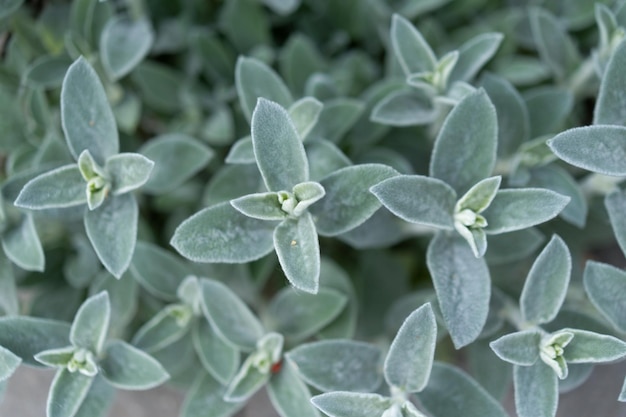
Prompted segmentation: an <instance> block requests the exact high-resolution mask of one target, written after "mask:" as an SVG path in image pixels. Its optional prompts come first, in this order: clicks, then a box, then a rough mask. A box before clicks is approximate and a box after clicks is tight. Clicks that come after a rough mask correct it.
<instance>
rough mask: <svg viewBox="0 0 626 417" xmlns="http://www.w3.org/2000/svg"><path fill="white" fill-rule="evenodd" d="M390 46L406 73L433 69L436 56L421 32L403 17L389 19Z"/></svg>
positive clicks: (396, 15)
mask: <svg viewBox="0 0 626 417" xmlns="http://www.w3.org/2000/svg"><path fill="white" fill-rule="evenodd" d="M390 37H391V46H392V47H393V52H394V53H395V55H396V58H397V59H398V61H399V62H400V65H401V66H402V69H403V70H404V73H405V74H406V75H409V74H413V73H416V72H423V71H433V70H434V69H435V66H436V65H437V58H436V57H435V54H434V53H433V51H432V49H431V48H430V46H429V45H428V43H427V42H426V40H425V39H424V37H423V36H422V34H421V33H420V32H419V31H418V30H417V29H416V28H415V27H414V26H413V25H412V24H411V22H409V21H408V20H407V19H405V18H404V17H402V16H400V15H398V14H394V15H393V18H392V20H391V33H390Z"/></svg>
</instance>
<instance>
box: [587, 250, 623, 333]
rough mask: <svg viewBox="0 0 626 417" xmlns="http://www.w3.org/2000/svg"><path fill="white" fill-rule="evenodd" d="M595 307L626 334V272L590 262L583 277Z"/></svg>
mask: <svg viewBox="0 0 626 417" xmlns="http://www.w3.org/2000/svg"><path fill="white" fill-rule="evenodd" d="M583 282H584V285H585V291H586V292H587V295H588V296H589V299H590V300H591V302H592V303H593V305H594V306H595V307H596V308H597V309H598V311H600V313H602V315H603V316H604V317H605V318H606V319H607V320H608V321H609V322H610V323H611V324H612V325H613V326H615V327H616V328H618V329H619V330H620V331H622V332H626V299H624V296H623V294H624V291H626V272H624V271H623V270H621V269H618V268H616V267H614V266H612V265H607V264H602V263H599V262H594V261H588V262H587V265H586V266H585V272H584V275H583Z"/></svg>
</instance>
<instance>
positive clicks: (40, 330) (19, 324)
mask: <svg viewBox="0 0 626 417" xmlns="http://www.w3.org/2000/svg"><path fill="white" fill-rule="evenodd" d="M69 335H70V325H69V324H67V323H65V322H61V321H56V320H48V319H40V318H34V317H22V316H13V317H11V316H9V317H1V318H0V345H1V346H2V347H4V348H6V349H8V350H10V351H11V352H13V353H14V354H15V355H17V356H19V357H20V358H22V360H23V361H24V363H25V364H28V365H33V366H41V364H40V363H39V362H37V361H36V360H35V359H34V356H35V355H36V354H37V353H39V352H41V351H44V350H47V349H54V348H61V347H65V346H67V345H68V344H69Z"/></svg>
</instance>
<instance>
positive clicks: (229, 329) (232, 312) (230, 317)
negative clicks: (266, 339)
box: [202, 279, 265, 351]
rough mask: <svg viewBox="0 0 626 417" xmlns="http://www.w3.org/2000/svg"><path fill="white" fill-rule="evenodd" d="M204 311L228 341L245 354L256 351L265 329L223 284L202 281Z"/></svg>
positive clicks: (218, 331) (206, 280)
mask: <svg viewBox="0 0 626 417" xmlns="http://www.w3.org/2000/svg"><path fill="white" fill-rule="evenodd" d="M202 300H203V304H202V308H203V311H204V315H205V316H206V318H207V319H208V320H209V322H210V323H211V326H213V328H214V329H215V331H216V332H217V333H218V334H219V335H220V337H222V338H223V339H224V340H225V341H227V342H229V343H231V344H232V345H234V346H236V347H238V348H240V349H241V350H244V351H250V350H252V349H254V348H255V347H256V342H257V340H259V339H260V338H261V337H262V336H263V334H264V333H265V331H264V330H263V326H262V325H261V323H260V322H259V320H258V319H257V318H256V316H255V315H254V314H253V313H252V312H251V311H250V309H249V308H248V307H247V306H246V305H245V304H244V303H243V301H241V299H240V298H239V297H237V295H235V293H233V292H232V290H231V289H230V288H228V287H227V286H226V285H224V284H222V283H221V282H218V281H214V280H209V279H203V280H202Z"/></svg>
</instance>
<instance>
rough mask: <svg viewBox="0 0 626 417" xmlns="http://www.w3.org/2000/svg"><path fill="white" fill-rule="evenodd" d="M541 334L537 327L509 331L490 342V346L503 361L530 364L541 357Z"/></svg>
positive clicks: (523, 364)
mask: <svg viewBox="0 0 626 417" xmlns="http://www.w3.org/2000/svg"><path fill="white" fill-rule="evenodd" d="M541 336H542V335H541V332H540V331H539V330H535V329H531V330H524V331H520V332H515V333H509V334H507V335H504V336H502V337H500V338H499V339H497V340H494V341H493V342H491V343H489V347H490V348H491V350H493V351H494V352H495V354H496V355H498V357H499V358H500V359H502V360H503V361H507V362H510V363H512V364H514V365H520V366H530V365H533V364H534V363H535V362H537V360H538V359H539V346H540V344H541Z"/></svg>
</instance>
